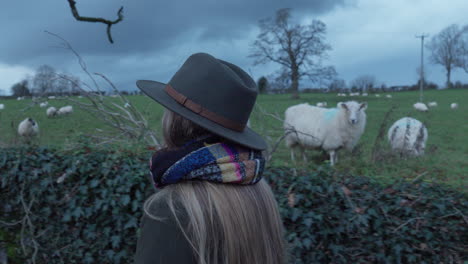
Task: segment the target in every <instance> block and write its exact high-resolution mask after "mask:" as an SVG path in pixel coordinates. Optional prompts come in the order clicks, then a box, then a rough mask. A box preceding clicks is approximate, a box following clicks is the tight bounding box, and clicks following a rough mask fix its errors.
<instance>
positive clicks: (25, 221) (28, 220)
mask: <svg viewBox="0 0 468 264" xmlns="http://www.w3.org/2000/svg"><path fill="white" fill-rule="evenodd" d="M20 200H21V204H22V205H23V209H24V213H25V215H24V217H23V221H22V222H23V226H22V227H21V245H22V247H23V252H26V251H25V245H24V242H23V241H24V237H23V235H24V229H25V225H26V224H27V225H28V227H29V233H30V236H31V241H32V243H33V247H34V251H33V255H32V259H31V261H32V263H33V264H35V263H36V256H37V252H38V251H39V244H38V243H37V241H36V240H35V239H34V228H35V227H34V225H33V223H32V221H31V218H29V215H30V214H31V207H32V205H33V203H34V200H35V197H33V198H32V199H31V201H30V202H29V205H26V201H25V200H24V184H23V185H22V186H21V191H20Z"/></svg>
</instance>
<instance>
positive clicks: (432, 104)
mask: <svg viewBox="0 0 468 264" xmlns="http://www.w3.org/2000/svg"><path fill="white" fill-rule="evenodd" d="M427 106H429V107H436V106H437V102H429V103H428V104H427Z"/></svg>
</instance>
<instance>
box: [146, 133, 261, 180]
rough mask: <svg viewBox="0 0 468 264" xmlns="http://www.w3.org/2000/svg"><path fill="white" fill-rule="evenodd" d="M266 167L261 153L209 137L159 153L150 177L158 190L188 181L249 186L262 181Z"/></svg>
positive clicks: (154, 160)
mask: <svg viewBox="0 0 468 264" xmlns="http://www.w3.org/2000/svg"><path fill="white" fill-rule="evenodd" d="M264 167H265V159H264V158H263V156H262V154H261V152H260V151H256V150H252V149H247V148H245V147H242V146H239V145H236V144H234V143H232V142H223V141H220V140H219V138H217V137H208V138H205V139H202V140H198V141H191V142H189V143H187V144H185V145H184V146H183V147H181V148H179V149H175V150H168V149H162V150H159V151H157V152H156V153H154V154H153V156H152V158H151V161H150V171H151V173H150V174H151V179H152V180H153V183H154V185H155V187H156V188H162V187H164V186H166V185H169V184H174V183H178V182H180V181H185V180H204V181H211V182H217V183H234V184H246V185H248V184H255V183H257V182H258V181H260V179H261V176H262V173H263V169H264Z"/></svg>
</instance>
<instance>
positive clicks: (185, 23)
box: [0, 0, 343, 63]
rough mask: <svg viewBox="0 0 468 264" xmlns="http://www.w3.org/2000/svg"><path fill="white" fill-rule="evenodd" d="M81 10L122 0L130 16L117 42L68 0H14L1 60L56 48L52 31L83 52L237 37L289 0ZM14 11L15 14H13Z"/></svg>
mask: <svg viewBox="0 0 468 264" xmlns="http://www.w3.org/2000/svg"><path fill="white" fill-rule="evenodd" d="M77 2H78V4H77V7H78V9H79V11H80V13H81V14H82V15H86V16H103V17H106V18H109V19H114V18H115V17H116V12H117V10H118V8H119V7H120V5H123V6H124V15H125V19H124V21H123V22H121V23H120V24H117V25H115V26H114V27H113V29H112V32H113V36H114V39H115V44H114V45H111V44H109V43H108V42H107V38H106V35H105V25H103V24H93V23H84V22H77V21H75V20H74V19H73V17H72V16H71V13H70V10H69V7H68V3H67V2H66V1H65V0H63V1H60V2H57V1H52V0H44V1H28V0H15V1H10V2H7V3H4V4H3V6H4V7H5V6H7V8H2V11H0V14H1V16H0V25H1V26H0V32H3V35H4V36H5V35H6V39H7V41H6V42H4V41H2V44H0V47H1V48H2V50H8V52H7V54H3V55H2V58H1V59H2V60H6V61H7V62H9V63H11V62H12V61H18V60H19V61H23V60H26V61H27V60H29V59H31V58H34V57H35V56H37V55H38V54H46V53H56V52H57V51H54V50H53V49H51V48H50V46H51V45H53V44H54V40H53V39H51V38H50V36H48V35H45V34H44V33H43V31H44V30H48V31H51V32H54V33H57V34H59V35H61V36H62V37H64V38H65V39H67V40H68V41H70V43H72V44H73V45H74V46H75V47H77V49H79V50H80V51H81V52H83V53H84V54H89V55H93V54H98V55H102V54H127V53H128V52H130V53H147V52H154V51H155V50H156V51H157V50H159V49H164V48H167V47H168V46H170V45H178V44H179V43H177V42H176V41H180V40H183V36H184V35H186V34H188V33H190V32H192V31H193V30H196V29H200V30H203V32H204V34H203V35H202V37H203V38H202V39H200V41H209V40H213V39H214V40H216V39H218V38H229V37H230V36H234V37H235V36H236V35H237V36H238V35H239V34H241V33H242V31H243V30H246V29H247V28H248V27H249V26H251V25H255V24H256V22H257V21H258V20H259V19H260V18H263V17H267V16H271V15H272V14H274V12H275V10H277V9H279V8H283V7H285V6H284V1H280V0H274V1H267V0H262V1H247V0H238V1H229V2H228V3H223V1H214V0H205V1H165V2H164V3H162V2H161V1H145V2H142V1H111V0H100V1H99V4H96V1H77ZM342 2H343V0H334V1H318V0H315V1H311V0H308V1H306V0H299V1H291V3H288V5H289V6H288V7H291V8H293V10H300V11H301V12H309V13H321V12H325V11H328V10H330V9H332V8H333V7H334V6H336V5H338V4H342ZM7 13H9V14H13V13H14V14H15V16H14V18H13V19H10V17H11V15H8V14H7Z"/></svg>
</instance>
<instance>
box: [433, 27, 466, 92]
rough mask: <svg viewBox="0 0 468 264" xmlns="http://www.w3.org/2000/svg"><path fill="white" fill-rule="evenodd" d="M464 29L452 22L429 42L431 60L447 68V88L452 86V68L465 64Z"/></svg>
mask: <svg viewBox="0 0 468 264" xmlns="http://www.w3.org/2000/svg"><path fill="white" fill-rule="evenodd" d="M462 33H463V29H462V30H460V28H459V27H458V25H456V24H452V25H450V26H448V27H446V28H445V29H443V30H442V31H441V32H440V33H439V34H437V35H435V36H433V37H432V39H431V41H430V42H429V43H428V44H427V46H426V47H427V48H428V49H429V50H430V52H431V55H430V61H431V62H432V63H433V64H439V65H441V66H443V67H444V68H445V71H446V76H447V88H448V87H451V81H450V76H451V74H452V70H454V69H456V68H458V67H461V66H462V65H463V62H462V57H463V41H462V40H463V38H462V36H463V34H462Z"/></svg>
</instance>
